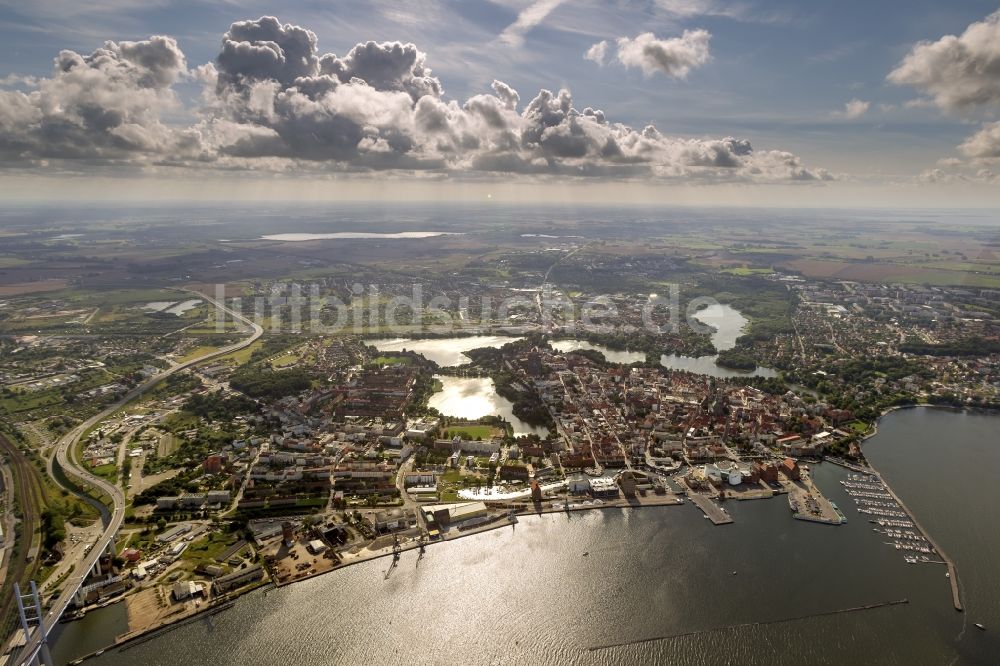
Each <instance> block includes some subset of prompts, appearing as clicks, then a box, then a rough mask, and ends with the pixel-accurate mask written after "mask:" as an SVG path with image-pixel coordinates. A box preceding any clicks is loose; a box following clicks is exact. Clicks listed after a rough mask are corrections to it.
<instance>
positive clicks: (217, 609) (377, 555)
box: [71, 496, 687, 663]
mask: <svg viewBox="0 0 1000 666" xmlns="http://www.w3.org/2000/svg"><path fill="white" fill-rule="evenodd" d="M671 499H673V500H674V501H660V502H651V503H638V502H635V503H629V502H628V501H627V500H617V501H616V502H609V503H606V504H599V505H589V506H574V507H563V508H559V509H555V508H552V507H547V508H542V509H539V510H534V511H522V512H519V513H517V514H515V518H516V517H518V516H540V515H543V514H552V513H576V512H581V511H594V510H606V509H633V508H634V509H639V508H643V507H665V506H683V505H684V504H687V502H686V501H684V500H683V498H680V497H677V496H671ZM516 525H517V520H516V519H515V520H511V519H510V517H503V516H501V517H498V518H497V519H496V520H494V521H492V522H490V523H488V524H486V525H478V526H476V527H473V528H471V529H468V530H465V531H459V532H457V533H456V534H454V535H451V536H448V537H446V538H442V539H439V540H436V541H428V542H425V543H424V544H423V546H424V547H428V546H432V545H435V544H441V543H447V542H450V541H454V540H456V539H461V538H464V537H469V536H474V535H478V534H484V533H486V532H491V531H493V530H498V529H502V528H504V527H511V528H512V529H516ZM420 547H421V544H419V543H408V544H406V545H405V546H402V545H401V546H400V548H399V551H398V552H399V553H404V552H409V551H412V550H417V549H419V548H420ZM393 556H394V552H393V550H392V548H388V549H381V550H380V551H372V552H371V553H370V554H368V555H366V556H364V557H358V558H355V559H351V560H349V561H346V562H341V563H340V564H337V565H335V566H333V567H331V568H330V569H326V570H324V571H318V572H316V573H314V574H306V575H303V576H300V577H298V578H294V579H292V580H288V581H285V582H282V583H279V582H276V581H275V580H273V579H272V578H271V575H270V572H268V579H267V581H266V582H264V583H263V584H261V585H255V586H253V587H250V588H248V589H246V590H242V591H239V592H236V593H235V594H228V595H226V596H225V597H223V598H221V599H220V600H219V601H217V602H213V603H209V604H206V605H205V607H204V608H200V609H198V610H197V611H195V612H193V613H190V614H187V615H184V616H183V617H179V618H176V619H175V620H173V621H171V622H167V623H164V624H161V625H159V626H156V627H151V628H149V629H146V630H144V631H141V632H139V633H134V634H133V633H130V632H125V633H123V634H121V635H120V636H118V637H116V638H115V641H114V642H113V643H111V644H109V645H108V646H106V647H104V648H100V649H99V650H97V651H95V652H91V653H89V654H87V655H84V656H81V657H77V658H76V659H74V660H73V662H71V663H79V662H82V661H85V660H87V659H90V658H92V657H95V656H98V652H100V653H102V654H103V653H104V652H105V651H107V650H119V651H122V650H126V649H128V648H129V647H131V646H132V645H136V644H139V643H142V642H145V641H148V640H152V639H154V638H157V637H159V636H160V635H161V634H165V633H169V632H170V631H173V630H174V629H178V628H180V627H182V626H185V625H187V624H190V623H191V622H194V621H196V620H198V619H201V618H203V617H205V616H206V615H212V614H215V613H221V612H223V611H225V610H228V609H230V608H232V607H233V606H235V605H236V603H237V602H238V601H239V599H240V598H242V597H243V596H245V595H248V594H251V593H253V592H258V591H260V590H265V592H266V590H268V589H280V588H283V587H286V586H289V585H293V584H295V583H301V582H304V581H307V580H310V579H313V578H318V577H319V576H324V575H326V574H330V573H333V572H336V571H339V570H341V569H345V568H347V567H351V566H354V565H356V564H362V563H365V562H372V561H375V560H380V559H384V558H386V557H393ZM394 567H395V563H393V567H390V570H391V569H392V568H394ZM124 601H125V600H124V599H120V600H118V601H115V602H114V604H118V603H123V602H124ZM108 605H109V606H110V605H113V604H108ZM122 637H126V638H122Z"/></svg>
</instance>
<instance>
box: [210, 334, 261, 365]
mask: <svg viewBox="0 0 1000 666" xmlns="http://www.w3.org/2000/svg"><path fill="white" fill-rule="evenodd" d="M263 345H264V342H263V340H256V341H255V342H254V343H253V344H251V345H248V346H246V347H244V348H243V349H239V350H237V351H234V352H232V353H230V354H226V355H225V356H220V357H219V358H218V360H219V361H227V362H231V363H233V364H235V365H243V364H244V363H246V362H247V361H249V360H250V357H251V356H252V355H253V353H254V352H255V351H257V350H258V349H260V348H261V347H262V346H263Z"/></svg>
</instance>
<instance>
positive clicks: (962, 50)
mask: <svg viewBox="0 0 1000 666" xmlns="http://www.w3.org/2000/svg"><path fill="white" fill-rule="evenodd" d="M0 196H3V197H4V198H6V199H29V200H30V199H44V200H75V199H172V198H178V199H180V198H183V199H222V200H225V199H237V200H242V199H249V200H253V199H281V200H310V201H311V200H324V199H331V200H337V199H352V200H353V199H361V200H365V199H379V200H383V199H400V200H408V199H419V200H437V199H440V200H448V199H463V200H464V199H484V198H491V199H492V198H495V199H497V200H517V201H523V200H539V201H560V200H569V201H581V202H586V201H594V202H599V203H614V202H615V201H621V202H629V201H636V202H642V203H650V202H663V203H673V204H701V203H711V204H721V205H727V204H731V205H744V204H749V205H772V206H782V205H789V206H792V205H795V206H798V205H811V204H815V205H822V206H828V205H849V206H880V205H885V206H906V205H912V206H949V207H960V206H987V207H990V206H1000V6H998V5H997V4H996V0H994V3H993V4H991V3H987V2H978V1H966V2H961V1H955V2H948V3H942V2H939V1H938V2H928V1H925V0H880V1H879V2H877V3H873V2H870V1H867V2H855V1H852V0H840V1H826V0H812V1H810V2H801V0H796V1H789V2H786V1H784V0H768V1H767V2H755V1H753V0H739V1H729V0H641V1H640V0H492V1H486V0H482V1H473V0H407V1H406V2H402V1H400V0H363V1H356V0H339V1H337V0H324V1H318V0H285V1H284V2H282V3H273V2H272V3H266V2H259V1H257V0H240V1H239V2H236V1H235V0H223V1H219V0H213V1H210V0H90V1H89V2H82V1H79V0H34V1H33V2H26V3H18V4H17V5H16V6H11V3H7V6H5V7H2V8H0Z"/></svg>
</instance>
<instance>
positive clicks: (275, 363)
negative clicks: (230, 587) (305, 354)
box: [271, 352, 299, 370]
mask: <svg viewBox="0 0 1000 666" xmlns="http://www.w3.org/2000/svg"><path fill="white" fill-rule="evenodd" d="M298 362H299V355H298V354H296V353H294V352H288V353H287V354H282V355H281V356H278V357H277V358H275V359H274V360H272V361H271V367H272V368H274V369H275V370H280V369H281V368H290V367H292V366H293V365H295V364H296V363H298Z"/></svg>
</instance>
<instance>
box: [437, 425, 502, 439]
mask: <svg viewBox="0 0 1000 666" xmlns="http://www.w3.org/2000/svg"><path fill="white" fill-rule="evenodd" d="M442 431H443V432H447V433H448V434H447V437H454V436H455V435H460V436H461V437H462V439H484V440H485V439H490V438H491V437H492V436H493V435H495V434H496V435H500V434H502V433H501V432H500V431H499V430H497V429H496V428H494V427H493V426H488V425H462V426H445V427H444V428H442Z"/></svg>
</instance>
